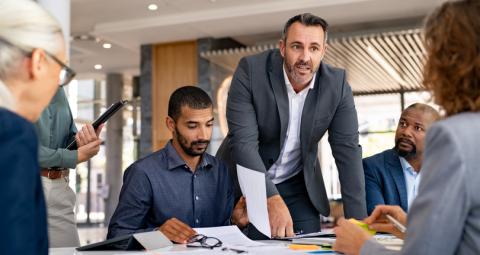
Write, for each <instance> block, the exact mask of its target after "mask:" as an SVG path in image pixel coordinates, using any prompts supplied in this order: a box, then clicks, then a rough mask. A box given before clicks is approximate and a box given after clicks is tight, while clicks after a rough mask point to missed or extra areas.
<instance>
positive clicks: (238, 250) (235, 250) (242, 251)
mask: <svg viewBox="0 0 480 255" xmlns="http://www.w3.org/2000/svg"><path fill="white" fill-rule="evenodd" d="M222 251H233V252H236V253H248V252H247V251H245V250H240V249H233V248H229V247H223V248H222Z"/></svg>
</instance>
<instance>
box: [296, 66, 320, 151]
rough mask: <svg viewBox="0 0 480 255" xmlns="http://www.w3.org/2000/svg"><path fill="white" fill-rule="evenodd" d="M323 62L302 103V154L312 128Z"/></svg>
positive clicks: (305, 149)
mask: <svg viewBox="0 0 480 255" xmlns="http://www.w3.org/2000/svg"><path fill="white" fill-rule="evenodd" d="M322 66H323V64H321V65H320V68H318V72H317V75H316V76H315V84H314V86H313V89H311V90H310V91H308V94H307V98H306V99H305V104H304V105H303V111H302V122H301V124H300V141H301V145H302V156H305V155H303V154H304V153H306V152H307V146H308V144H309V142H308V141H309V140H310V137H311V133H312V130H313V122H314V119H315V115H316V110H317V103H318V101H319V100H318V98H319V96H320V95H319V94H320V86H321V84H320V81H321V73H322V71H321V69H322Z"/></svg>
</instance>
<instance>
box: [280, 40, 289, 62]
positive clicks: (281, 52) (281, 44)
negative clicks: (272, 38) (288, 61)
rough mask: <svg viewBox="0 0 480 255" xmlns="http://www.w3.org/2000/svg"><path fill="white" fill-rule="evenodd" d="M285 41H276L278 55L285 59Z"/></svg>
mask: <svg viewBox="0 0 480 255" xmlns="http://www.w3.org/2000/svg"><path fill="white" fill-rule="evenodd" d="M286 46H287V45H286V44H285V41H284V40H283V39H280V41H278V48H279V49H280V54H282V57H283V58H285V48H286Z"/></svg>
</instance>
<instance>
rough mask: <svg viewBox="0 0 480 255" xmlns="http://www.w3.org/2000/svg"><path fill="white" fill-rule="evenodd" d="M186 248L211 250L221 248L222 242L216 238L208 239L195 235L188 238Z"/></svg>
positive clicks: (207, 237)
mask: <svg viewBox="0 0 480 255" xmlns="http://www.w3.org/2000/svg"><path fill="white" fill-rule="evenodd" d="M187 243H188V244H187V247H203V248H209V249H213V248H216V247H221V246H222V241H220V239H218V238H216V237H209V236H204V235H201V234H199V235H195V236H193V237H192V238H190V239H189V240H188V242H187ZM194 243H199V244H200V245H195V244H194Z"/></svg>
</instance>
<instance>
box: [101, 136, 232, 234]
mask: <svg viewBox="0 0 480 255" xmlns="http://www.w3.org/2000/svg"><path fill="white" fill-rule="evenodd" d="M232 210H233V188H232V182H231V179H230V175H229V173H228V169H227V166H226V164H224V163H223V162H220V161H219V160H217V159H216V158H215V157H213V156H211V155H209V154H207V153H204V154H203V156H202V160H201V161H200V163H199V165H198V167H197V169H196V170H195V171H194V172H193V171H191V170H190V168H189V167H188V166H187V164H186V163H185V161H184V160H183V159H182V158H181V157H180V156H179V155H178V153H177V152H176V150H175V148H174V147H173V146H172V144H171V142H169V143H168V144H167V145H166V146H165V148H163V149H162V150H159V151H157V152H155V153H152V154H151V155H149V156H147V157H145V158H143V159H141V160H139V161H137V162H135V163H133V164H132V165H131V166H130V167H128V169H127V170H126V171H125V174H124V177H123V187H122V190H121V192H120V198H119V202H118V206H117V209H116V210H115V213H114V214H113V216H112V219H111V220H110V225H109V227H108V235H107V238H113V237H116V236H121V235H126V234H131V233H136V232H144V231H151V230H153V229H154V228H157V227H160V226H161V225H162V224H163V223H165V221H167V220H168V219H170V218H172V217H175V218H177V219H179V220H180V221H182V222H184V223H186V224H188V225H189V226H191V227H215V226H224V225H228V224H229V222H230V215H231V214H232Z"/></svg>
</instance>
